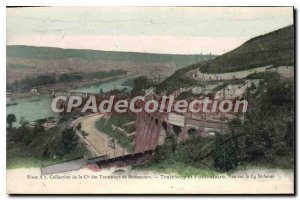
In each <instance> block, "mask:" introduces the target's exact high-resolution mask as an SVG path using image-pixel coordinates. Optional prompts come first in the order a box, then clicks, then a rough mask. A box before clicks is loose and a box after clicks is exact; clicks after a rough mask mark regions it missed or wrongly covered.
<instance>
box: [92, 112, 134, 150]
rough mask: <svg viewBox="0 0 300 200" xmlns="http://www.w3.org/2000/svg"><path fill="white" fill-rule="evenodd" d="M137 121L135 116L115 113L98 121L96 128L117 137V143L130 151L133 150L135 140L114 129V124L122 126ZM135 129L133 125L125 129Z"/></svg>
mask: <svg viewBox="0 0 300 200" xmlns="http://www.w3.org/2000/svg"><path fill="white" fill-rule="evenodd" d="M132 121H135V118H134V117H133V116H131V115H128V114H117V113H115V114H113V115H112V116H111V117H110V118H109V119H99V120H98V121H97V122H96V128H97V129H98V130H99V131H101V132H103V133H105V134H107V135H108V136H110V137H112V138H114V139H116V141H117V143H118V144H119V145H120V146H122V147H123V148H125V149H127V150H128V151H129V152H132V151H133V141H132V139H130V138H129V137H127V136H125V135H124V134H123V133H121V132H119V131H118V130H113V128H112V125H114V126H118V127H122V125H123V124H126V123H129V122H132ZM126 129H127V130H130V131H133V128H132V127H130V126H129V127H127V128H125V130H126Z"/></svg>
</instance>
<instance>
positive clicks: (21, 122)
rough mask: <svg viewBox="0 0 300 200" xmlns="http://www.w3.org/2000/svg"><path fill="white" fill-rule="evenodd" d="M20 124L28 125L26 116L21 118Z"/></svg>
mask: <svg viewBox="0 0 300 200" xmlns="http://www.w3.org/2000/svg"><path fill="white" fill-rule="evenodd" d="M19 124H20V125H21V126H26V125H27V124H28V121H26V120H25V118H24V117H23V116H22V117H21V118H20V122H19Z"/></svg>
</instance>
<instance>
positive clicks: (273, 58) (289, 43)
mask: <svg viewBox="0 0 300 200" xmlns="http://www.w3.org/2000/svg"><path fill="white" fill-rule="evenodd" d="M266 65H274V66H279V65H294V26H292V25H291V26H288V27H285V28H282V29H279V30H276V31H273V32H271V33H268V34H265V35H261V36H258V37H255V38H252V39H250V40H248V41H247V42H245V43H244V44H243V45H241V46H240V47H238V48H236V49H234V50H232V51H230V52H228V53H225V54H223V55H221V56H218V57H216V58H215V59H213V60H211V61H209V62H204V63H199V64H197V66H199V67H200V70H201V71H202V72H209V73H224V72H234V71H239V70H245V69H249V68H252V67H260V66H266Z"/></svg>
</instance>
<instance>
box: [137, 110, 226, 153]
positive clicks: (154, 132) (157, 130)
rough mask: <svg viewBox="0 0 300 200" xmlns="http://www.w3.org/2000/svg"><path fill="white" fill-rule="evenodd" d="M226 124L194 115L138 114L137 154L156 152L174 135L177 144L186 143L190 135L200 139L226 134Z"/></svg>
mask: <svg viewBox="0 0 300 200" xmlns="http://www.w3.org/2000/svg"><path fill="white" fill-rule="evenodd" d="M227 128H228V126H227V124H226V122H222V121H220V120H219V121H216V120H209V119H203V118H196V117H195V116H192V115H185V116H184V115H176V114H174V113H166V112H154V113H146V112H139V113H137V120H136V134H135V152H144V151H149V150H154V149H155V147H156V146H157V145H161V144H163V142H164V139H165V137H166V136H167V135H168V134H174V135H175V136H176V138H177V142H182V141H185V140H187V139H188V138H189V135H190V134H196V135H197V136H198V137H207V136H212V135H214V134H216V133H220V134H222V133H225V131H226V130H227Z"/></svg>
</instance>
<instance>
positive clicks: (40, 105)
mask: <svg viewBox="0 0 300 200" xmlns="http://www.w3.org/2000/svg"><path fill="white" fill-rule="evenodd" d="M132 78H133V77H125V78H120V79H117V80H112V81H107V82H105V83H98V84H95V85H91V86H86V87H82V88H77V89H75V90H72V91H77V92H91V93H99V92H100V89H102V91H103V92H107V91H110V90H113V89H119V90H122V89H124V88H127V89H128V90H131V89H132V88H131V87H129V86H124V85H123V83H124V82H126V81H127V80H129V79H132ZM52 99H53V98H52V95H50V94H49V95H39V96H31V97H23V98H6V104H7V105H8V104H11V105H10V106H6V115H8V114H14V115H15V116H16V118H17V122H16V123H14V126H15V127H19V126H20V124H19V122H20V119H21V117H23V118H24V120H26V121H28V122H32V121H35V120H38V119H43V118H47V117H56V116H57V114H56V113H54V112H53V111H52V110H51V103H52Z"/></svg>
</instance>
